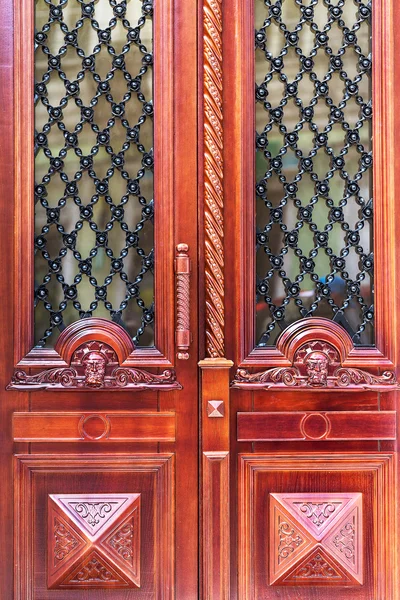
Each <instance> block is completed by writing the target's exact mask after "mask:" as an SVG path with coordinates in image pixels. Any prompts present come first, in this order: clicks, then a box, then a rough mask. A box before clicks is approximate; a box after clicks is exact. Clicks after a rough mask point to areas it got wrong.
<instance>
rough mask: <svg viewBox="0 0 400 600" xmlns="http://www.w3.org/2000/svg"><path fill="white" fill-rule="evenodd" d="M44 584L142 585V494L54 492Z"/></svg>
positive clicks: (110, 586) (50, 502)
mask: <svg viewBox="0 0 400 600" xmlns="http://www.w3.org/2000/svg"><path fill="white" fill-rule="evenodd" d="M47 578H48V586H49V588H52V589H63V588H70V589H82V588H99V587H100V588H138V587H140V494H92V495H90V496H88V495H84V494H52V495H50V496H49V502H48V570H47Z"/></svg>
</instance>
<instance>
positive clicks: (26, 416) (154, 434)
mask: <svg viewBox="0 0 400 600" xmlns="http://www.w3.org/2000/svg"><path fill="white" fill-rule="evenodd" d="M13 438H14V441H15V442H82V441H87V442H96V441H102V442H174V441H175V413H169V412H168V413H167V412H165V413H161V412H99V413H94V412H64V413H63V412H57V413H56V412H30V413H28V412H21V413H14V415H13Z"/></svg>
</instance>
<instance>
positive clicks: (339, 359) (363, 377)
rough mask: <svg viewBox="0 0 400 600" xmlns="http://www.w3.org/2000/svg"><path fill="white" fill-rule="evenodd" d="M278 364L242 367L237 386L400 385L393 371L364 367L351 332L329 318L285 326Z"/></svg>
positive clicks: (320, 388)
mask: <svg viewBox="0 0 400 600" xmlns="http://www.w3.org/2000/svg"><path fill="white" fill-rule="evenodd" d="M276 347H277V350H278V351H279V352H280V357H279V365H273V366H271V367H270V368H268V369H266V370H264V371H259V372H256V373H251V372H249V371H248V370H247V369H243V368H239V369H238V370H237V371H236V374H235V378H234V380H233V383H232V387H234V388H245V389H260V388H262V389H268V388H272V387H273V388H279V389H281V390H290V389H292V388H296V390H299V391H302V390H308V391H310V390H312V389H317V390H318V391H330V390H332V389H338V390H340V389H345V390H347V391H362V390H365V389H373V390H376V391H379V390H382V391H390V390H396V389H400V386H399V384H398V382H397V379H396V376H395V373H394V371H390V370H385V371H383V372H382V373H378V372H376V370H375V371H371V372H370V371H368V370H365V369H361V368H359V367H358V366H356V364H354V363H353V362H352V350H353V344H352V341H351V338H350V336H348V334H347V333H346V332H345V331H344V330H343V329H342V328H340V327H339V326H338V325H337V324H336V323H334V322H333V321H331V320H329V319H322V318H321V319H317V318H312V319H304V320H302V321H301V322H297V323H295V324H294V325H292V326H291V327H289V328H288V329H287V330H285V331H284V332H283V333H282V334H281V335H280V337H279V338H278V341H277V346H276Z"/></svg>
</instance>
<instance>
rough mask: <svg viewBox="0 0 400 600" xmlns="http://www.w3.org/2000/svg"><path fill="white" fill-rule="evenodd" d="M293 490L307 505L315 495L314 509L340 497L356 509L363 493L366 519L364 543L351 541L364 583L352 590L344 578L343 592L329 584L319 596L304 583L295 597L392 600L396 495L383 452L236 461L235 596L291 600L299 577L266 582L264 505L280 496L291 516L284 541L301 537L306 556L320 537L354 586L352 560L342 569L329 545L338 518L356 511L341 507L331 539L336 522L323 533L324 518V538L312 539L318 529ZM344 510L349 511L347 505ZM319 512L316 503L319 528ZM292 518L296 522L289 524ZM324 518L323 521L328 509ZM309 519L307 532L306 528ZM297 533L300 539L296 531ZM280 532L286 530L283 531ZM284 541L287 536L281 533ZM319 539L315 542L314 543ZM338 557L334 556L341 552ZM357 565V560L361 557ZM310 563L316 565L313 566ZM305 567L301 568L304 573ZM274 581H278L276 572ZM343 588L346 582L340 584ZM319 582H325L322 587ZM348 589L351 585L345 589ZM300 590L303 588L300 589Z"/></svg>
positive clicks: (389, 460) (391, 464) (389, 459)
mask: <svg viewBox="0 0 400 600" xmlns="http://www.w3.org/2000/svg"><path fill="white" fill-rule="evenodd" d="M294 492H295V494H296V496H297V497H298V498H300V495H301V494H302V495H305V496H304V497H305V499H307V497H308V494H313V496H314V502H316V503H318V500H315V498H320V502H321V503H322V505H326V503H329V502H336V503H340V502H343V503H345V499H346V497H347V498H348V499H349V500H351V499H352V498H353V499H356V500H357V502H358V503H359V498H360V494H362V510H363V514H364V519H363V534H362V540H361V538H360V540H359V542H357V543H359V544H362V545H363V546H364V550H363V554H362V560H364V561H365V564H364V567H363V573H364V575H363V579H362V581H363V585H362V586H360V585H357V584H356V585H351V582H350V581H349V580H348V581H347V584H346V585H343V586H342V587H341V589H340V592H339V591H338V590H337V588H336V586H335V585H334V586H329V585H326V586H325V587H324V590H323V592H322V591H321V592H320V593H319V594H318V592H317V591H315V588H314V587H313V585H312V584H311V586H310V583H309V582H308V583H304V584H303V588H302V589H304V590H306V589H307V591H304V592H302V596H301V597H304V598H311V597H315V598H324V600H336V599H337V598H339V597H340V598H341V599H346V598H349V600H350V599H351V600H357V599H359V600H361V599H362V600H367V599H368V600H369V599H371V598H385V600H393V599H394V598H396V593H397V592H396V589H395V586H394V571H393V565H394V560H395V556H396V553H395V550H394V548H395V539H396V534H395V528H394V527H393V523H394V522H395V504H394V499H395V497H396V488H395V456H394V455H393V454H387V453H386V454H384V453H382V454H378V453H376V454H368V453H364V454H351V453H339V452H338V453H333V454H320V453H315V454H305V453H304V454H303V453H286V454H275V455H272V454H270V455H268V454H263V455H260V454H253V455H251V454H249V455H243V454H242V455H239V507H238V513H239V592H238V597H239V598H240V599H241V600H248V599H254V600H255V599H258V598H263V599H265V600H267V599H272V598H280V599H282V600H286V599H287V600H289V599H291V598H292V597H293V591H294V588H293V586H295V585H298V581H297V579H296V577H298V576H299V573H297V574H295V575H296V577H295V578H293V577H291V578H289V580H288V581H286V583H285V586H284V587H279V586H278V587H275V586H274V585H268V584H267V581H268V578H269V575H268V564H270V562H271V560H272V556H271V550H270V549H271V545H272V546H273V545H274V542H273V538H271V536H269V537H270V544H269V545H268V544H266V543H265V540H266V539H268V535H269V532H270V531H271V529H270V528H271V527H272V526H271V525H270V517H269V516H268V503H267V502H266V498H267V497H268V494H273V497H274V498H276V497H278V498H280V499H282V498H284V501H283V504H284V505H285V507H286V508H287V509H288V511H289V513H290V514H288V513H285V511H283V513H282V514H285V517H288V518H289V521H290V524H291V527H290V528H291V529H294V532H293V536H289V537H291V538H292V540H294V548H296V545H295V544H296V540H297V541H299V540H298V539H297V536H300V538H301V533H303V534H304V540H306V539H309V540H310V545H307V548H306V546H304V549H305V551H306V552H308V549H309V548H310V547H311V544H312V540H311V538H314V539H315V540H316V542H317V543H318V547H319V546H320V545H321V541H320V540H322V539H325V540H326V544H325V545H326V551H327V552H328V554H329V555H330V556H331V555H332V544H333V546H334V548H335V552H334V553H333V554H334V557H333V565H334V566H335V565H337V567H338V568H339V567H340V569H341V570H342V571H343V572H344V573H343V577H345V576H346V573H345V571H347V572H348V573H349V574H348V575H347V577H348V578H349V579H350V580H353V583H354V578H355V579H356V580H357V581H358V583H360V579H361V574H360V563H353V562H352V560H353V559H352V558H351V561H350V559H348V560H349V561H350V562H347V563H346V566H344V562H343V560H344V559H343V557H342V556H340V560H338V554H337V552H336V550H338V547H337V546H335V541H336V542H337V543H338V545H339V546H340V545H341V544H340V541H341V539H342V538H341V537H340V536H341V531H342V529H343V527H342V524H343V523H342V517H344V516H345V514H348V516H349V517H351V515H352V514H353V513H352V510H353V508H354V507H351V510H349V511H347V512H345V511H346V510H347V509H346V506H345V505H344V507H343V512H342V515H340V514H339V511H338V521H337V525H338V526H339V525H340V526H341V527H340V528H339V531H338V532H337V531H336V526H335V532H336V533H335V536H336V535H337V536H338V538H337V539H336V538H335V537H334V538H332V536H331V533H333V527H334V523H333V522H332V525H331V526H332V529H330V530H329V533H328V531H327V530H328V527H330V525H329V522H328V519H325V520H324V519H322V520H323V523H326V522H327V523H328V527H327V526H326V524H325V528H326V531H327V533H326V538H325V534H324V532H323V531H322V532H320V533H319V534H318V529H319V528H318V526H317V525H315V523H314V525H313V528H311V529H312V531H311V529H310V527H311V525H310V523H309V519H308V517H307V515H306V513H302V511H301V508H299V507H297V506H296V504H295V503H296V502H297V501H298V499H295V500H294V499H293V498H294V497H293V493H294ZM338 492H340V493H338ZM277 494H278V495H279V494H280V496H277ZM346 495H347V496H346ZM308 501H309V500H308ZM346 502H347V501H346ZM358 505H359V504H358ZM348 506H349V508H350V505H348ZM354 506H355V505H354ZM323 507H324V506H322V508H323ZM338 507H339V504H338ZM320 509H321V507H319V509H318V507H316V506H315V505H314V507H311V518H313V517H317V521H316V522H318V516H320ZM335 510H337V509H335ZM296 512H297V517H298V519H297V521H296V520H295V519H294V518H292V517H294V514H296ZM327 514H328V518H329V511H328V513H327ZM290 515H291V516H290ZM358 518H359V517H357V519H358ZM299 520H300V522H299ZM295 521H296V522H295ZM307 521H308V529H306V528H305V527H304V525H305V523H306V522H307ZM282 522H286V523H288V521H282ZM346 523H347V522H346ZM358 523H360V521H358ZM296 528H297V531H298V533H296ZM284 530H286V526H285V527H284ZM274 531H275V530H274ZM311 533H313V535H311ZM283 536H284V537H285V533H284V532H283ZM318 537H319V538H320V540H318V539H317V538H318ZM302 539H303V538H302ZM271 540H272V541H271ZM301 545H302V543H300V542H299V546H298V547H299V548H301ZM278 546H279V544H278ZM274 547H275V546H274ZM268 548H269V549H268ZM338 552H339V553H340V549H339V550H338ZM360 552H361V550H360ZM289 555H291V552H289ZM307 556H309V560H312V558H313V557H312V556H310V555H307ZM314 559H315V557H314ZM359 559H360V560H361V556H360V555H359ZM290 560H291V559H290ZM275 564H276V565H277V567H273V568H275V569H276V568H278V566H279V563H275ZM314 564H315V566H316V567H318V561H317V563H314ZM352 565H353V566H352ZM305 566H306V565H302V567H305ZM335 568H336V567H335ZM279 569H280V567H279ZM349 570H350V572H349ZM270 573H271V571H270ZM274 573H276V572H275V571H274V570H272V574H273V576H272V579H273V580H274V577H275V575H274ZM282 574H283V571H282ZM276 575H277V576H278V577H280V576H281V573H280V571H279V573H276ZM274 581H275V580H274ZM342 582H343V583H344V580H342ZM325 583H327V582H326V581H325ZM286 584H287V585H286ZM349 584H350V587H348V586H349ZM304 585H308V586H309V587H308V588H305V587H304ZM314 591H315V593H314ZM312 594H314V595H312ZM322 594H323V595H322ZM339 594H340V595H339Z"/></svg>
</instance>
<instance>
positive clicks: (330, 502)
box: [273, 493, 359, 541]
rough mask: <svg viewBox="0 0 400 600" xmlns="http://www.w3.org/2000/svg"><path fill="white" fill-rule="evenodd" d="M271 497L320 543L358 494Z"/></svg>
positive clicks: (302, 494) (306, 494) (301, 494)
mask: <svg viewBox="0 0 400 600" xmlns="http://www.w3.org/2000/svg"><path fill="white" fill-rule="evenodd" d="M273 496H274V498H275V499H276V500H277V501H278V502H279V503H280V504H282V506H284V507H285V508H286V509H287V510H288V511H289V513H290V514H291V515H292V516H293V517H294V518H295V519H296V521H298V522H299V523H301V524H302V525H303V527H305V528H306V529H307V530H308V531H309V532H310V533H311V534H312V535H313V537H315V539H316V540H318V541H320V540H322V539H323V538H324V537H325V536H326V535H327V533H328V531H329V530H330V529H332V527H334V525H335V523H336V522H337V520H338V519H339V518H340V517H341V515H342V514H343V511H345V510H348V509H349V508H350V506H352V505H353V504H354V503H355V502H356V500H357V498H358V496H359V494H357V493H354V494H351V493H349V494H339V493H338V494H332V493H329V494H325V493H295V494H273Z"/></svg>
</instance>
